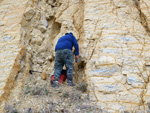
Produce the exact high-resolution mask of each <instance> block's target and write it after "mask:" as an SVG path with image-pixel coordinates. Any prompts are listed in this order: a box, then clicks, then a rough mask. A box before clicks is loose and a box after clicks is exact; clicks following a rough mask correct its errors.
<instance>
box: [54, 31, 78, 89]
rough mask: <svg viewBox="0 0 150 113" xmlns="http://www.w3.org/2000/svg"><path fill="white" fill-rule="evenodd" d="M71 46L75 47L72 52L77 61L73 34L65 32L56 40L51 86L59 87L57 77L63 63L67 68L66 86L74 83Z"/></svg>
mask: <svg viewBox="0 0 150 113" xmlns="http://www.w3.org/2000/svg"><path fill="white" fill-rule="evenodd" d="M73 46H74V48H75V52H74V54H75V59H76V61H77V60H78V59H79V46H78V42H77V40H76V38H75V37H74V36H73V34H72V33H71V32H70V33H66V34H65V35H64V36H62V37H61V38H60V39H59V40H58V42H57V44H56V47H55V72H54V81H53V84H52V87H59V84H58V83H59V78H60V75H61V71H62V69H63V66H64V65H65V66H66V69H67V82H68V86H74V85H75V84H73V53H72V47H73Z"/></svg>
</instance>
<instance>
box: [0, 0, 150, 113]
mask: <svg viewBox="0 0 150 113" xmlns="http://www.w3.org/2000/svg"><path fill="white" fill-rule="evenodd" d="M1 3H2V4H0V11H1V12H0V14H1V15H0V22H1V23H0V37H1V38H0V48H1V53H0V58H1V59H0V76H1V77H0V78H1V79H0V84H2V85H1V86H0V87H1V88H2V90H0V95H2V96H0V97H3V95H4V94H7V93H8V92H9V91H8V90H7V88H6V89H5V88H3V87H5V86H6V87H7V85H10V83H11V82H12V83H13V79H14V78H15V76H16V74H17V73H18V71H19V70H20V68H24V67H25V70H26V71H25V75H28V72H29V70H30V68H32V69H33V70H38V71H45V72H46V73H52V72H53V71H54V57H55V51H54V50H55V45H56V43H57V40H58V39H59V38H60V37H61V36H62V35H64V34H65V33H66V32H72V33H73V34H74V35H75V37H76V38H77V40H78V42H79V47H80V57H81V62H82V65H80V66H81V67H80V66H79V68H80V69H79V72H78V74H79V75H78V78H81V79H80V80H82V81H86V82H87V83H88V91H89V95H90V98H91V100H93V101H96V102H97V103H98V105H99V106H101V107H102V108H103V109H105V110H109V111H110V112H114V113H116V112H119V111H120V112H121V111H136V110H143V109H144V107H145V108H147V104H148V103H150V99H149V98H150V94H149V92H150V91H149V89H150V88H149V86H150V85H149V74H150V40H149V39H150V35H149V32H150V30H149V29H150V14H149V12H150V11H149V10H150V5H149V4H150V1H149V0H140V1H138V0H111V1H110V0H84V1H83V0H72V1H65V0H62V1H59V0H57V1H55V2H54V1H53V0H48V1H38V0H35V1H34V2H33V3H32V2H31V1H28V2H27V0H21V1H16V0H12V1H9V0H4V1H2V2H1ZM14 5H15V6H16V7H18V8H15V7H14ZM20 43H23V44H24V46H25V48H26V55H25V60H22V62H21V63H20V60H21V59H22V56H24V54H25V49H20V46H19V45H20ZM21 48H22V47H21ZM21 51H22V52H21ZM20 52H21V53H20ZM23 53H24V54H23ZM74 71H75V70H74ZM7 72H8V73H7ZM4 73H5V74H4ZM21 73H22V74H24V73H23V72H21ZM74 74H75V76H76V73H75V72H74ZM10 77H11V78H12V79H11V80H10V81H8V80H9V78H10ZM43 78H44V77H43ZM5 82H6V84H5ZM12 86H13V85H12ZM8 89H9V88H8Z"/></svg>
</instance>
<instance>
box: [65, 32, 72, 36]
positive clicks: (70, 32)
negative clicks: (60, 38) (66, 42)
mask: <svg viewBox="0 0 150 113" xmlns="http://www.w3.org/2000/svg"><path fill="white" fill-rule="evenodd" d="M68 34H72V35H73V33H72V32H70V33H66V34H65V35H68Z"/></svg>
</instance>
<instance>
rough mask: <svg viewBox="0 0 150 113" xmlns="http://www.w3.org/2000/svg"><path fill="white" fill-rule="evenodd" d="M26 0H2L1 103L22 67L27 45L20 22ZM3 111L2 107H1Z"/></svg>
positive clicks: (0, 44)
mask: <svg viewBox="0 0 150 113" xmlns="http://www.w3.org/2000/svg"><path fill="white" fill-rule="evenodd" d="M25 7H26V0H20V1H19V2H18V1H16V0H11V1H10V0H4V1H0V49H1V50H0V51H1V52H0V104H2V105H3V104H4V103H3V102H4V101H5V100H7V97H8V95H9V93H10V91H11V89H12V88H13V82H14V79H15V77H16V75H17V73H18V71H19V70H20V68H21V64H20V60H21V59H22V57H23V56H24V54H25V47H24V46H23V45H21V44H20V43H19V42H20V39H21V37H20V29H21V25H20V24H19V23H20V22H21V19H22V15H23V12H24V10H25ZM0 111H1V108H0Z"/></svg>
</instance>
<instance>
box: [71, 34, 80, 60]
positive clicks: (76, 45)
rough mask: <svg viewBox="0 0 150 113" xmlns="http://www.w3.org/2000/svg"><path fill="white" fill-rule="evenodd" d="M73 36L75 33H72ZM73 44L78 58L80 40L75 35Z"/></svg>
mask: <svg viewBox="0 0 150 113" xmlns="http://www.w3.org/2000/svg"><path fill="white" fill-rule="evenodd" d="M72 36H73V35H72ZM73 46H74V48H75V52H74V54H75V56H77V58H78V57H79V46H78V42H77V39H76V38H75V37H74V36H73Z"/></svg>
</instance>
